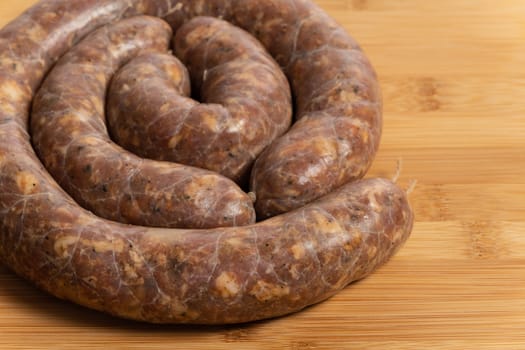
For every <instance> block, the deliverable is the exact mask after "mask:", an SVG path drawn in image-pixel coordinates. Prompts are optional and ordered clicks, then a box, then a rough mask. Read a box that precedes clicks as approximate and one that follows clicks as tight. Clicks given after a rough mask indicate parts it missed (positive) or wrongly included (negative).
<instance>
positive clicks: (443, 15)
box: [0, 0, 525, 349]
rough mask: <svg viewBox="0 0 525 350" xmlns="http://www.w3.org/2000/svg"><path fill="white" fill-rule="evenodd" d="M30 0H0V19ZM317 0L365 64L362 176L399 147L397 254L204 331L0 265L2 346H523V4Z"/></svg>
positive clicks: (383, 165)
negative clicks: (115, 311)
mask: <svg viewBox="0 0 525 350" xmlns="http://www.w3.org/2000/svg"><path fill="white" fill-rule="evenodd" d="M77 1H80V0H77ZM33 2H34V1H32V0H17V1H16V2H14V1H6V0H0V26H3V25H4V24H5V23H7V21H8V20H10V19H12V18H14V17H16V16H17V15H18V13H20V12H21V11H22V10H23V9H24V8H26V7H28V6H29V5H31V4H32V3H33ZM317 2H318V4H319V5H321V6H322V7H323V8H324V9H326V10H327V11H328V12H329V13H330V14H332V15H333V16H334V17H335V18H337V20H338V21H339V22H341V23H342V24H343V25H344V26H345V27H346V28H347V29H348V30H349V31H350V32H351V33H352V35H353V36H354V37H355V38H356V39H357V40H358V41H359V42H360V43H361V45H362V46H363V48H364V49H365V51H366V52H367V53H368V55H369V57H370V58H371V60H372V62H373V64H374V66H375V67H376V69H377V72H378V74H379V76H380V80H381V84H382V88H383V94H384V102H385V110H384V117H385V118H384V119H385V122H384V129H383V140H382V146H381V149H380V152H379V154H378V156H377V159H376V161H375V163H374V166H373V168H372V170H371V172H370V176H376V175H380V176H386V177H392V176H393V174H394V173H395V170H396V163H397V161H398V159H401V160H402V174H401V178H400V184H401V185H402V186H405V187H406V186H407V185H408V183H409V182H410V181H411V180H417V181H418V185H417V187H416V189H415V191H414V192H413V193H412V195H411V202H412V204H413V206H414V209H415V213H416V223H415V226H414V230H413V233H412V237H411V238H410V240H409V241H408V243H407V244H406V245H405V247H404V248H403V249H402V250H401V251H400V252H399V254H398V255H397V256H396V257H395V258H394V259H392V260H391V261H390V262H389V263H388V264H387V265H386V266H384V267H383V268H381V269H380V270H379V271H377V272H376V273H375V274H374V275H372V276H371V277H369V278H367V279H365V280H363V281H361V282H359V283H356V284H354V285H352V286H350V287H349V288H347V289H345V290H344V291H343V292H341V293H340V294H338V295H337V296H335V297H334V298H332V299H331V300H329V301H327V302H325V303H322V304H320V305H317V306H314V307H311V308H309V309H307V310H305V311H304V312H301V313H299V314H296V315H292V316H289V317H285V318H281V319H276V320H271V321H265V322H259V323H254V324H249V325H243V326H229V327H212V328H210V327H180V326H170V327H160V326H152V325H145V324H140V323H132V322H127V321H121V320H118V319H113V318H110V317H108V316H106V315H103V314H99V313H96V312H93V311H90V310H86V309H83V308H80V307H77V306H75V305H71V304H69V303H65V302H62V301H58V300H55V299H53V298H51V297H49V296H47V295H45V294H43V293H41V292H39V291H38V290H36V289H35V288H33V287H32V286H31V285H29V284H28V283H26V282H24V281H23V280H21V279H20V278H18V277H17V276H15V275H14V274H12V273H11V272H9V271H8V270H7V268H5V267H3V266H1V265H0V348H1V349H4V348H5V349H11V348H12V349H20V348H31V349H38V348H50V347H52V348H64V349H66V348H67V349H70V348H96V347H100V348H125V349H135V348H136V349H148V348H150V349H162V348H180V349H205V348H217V349H219V348H224V349H226V348H239V349H259V348H260V349H426V348H432V349H525V2H524V1H523V0H500V1H497V2H494V1H489V0H441V1H426V0H324V1H323V0H318V1H317Z"/></svg>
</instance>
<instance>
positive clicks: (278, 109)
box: [108, 17, 292, 183]
mask: <svg viewBox="0 0 525 350" xmlns="http://www.w3.org/2000/svg"><path fill="white" fill-rule="evenodd" d="M173 46H174V50H175V53H176V54H177V56H178V57H180V59H181V60H182V62H184V64H186V66H187V67H188V69H189V70H190V73H191V76H192V77H193V78H194V79H193V83H192V86H193V88H194V90H195V93H196V94H197V95H198V96H199V97H200V100H201V101H203V102H205V103H206V104H199V103H197V102H196V101H193V100H191V99H189V98H187V97H184V95H182V96H181V93H182V94H184V93H185V91H184V89H185V87H183V86H179V85H180V84H184V80H185V79H184V77H185V76H186V72H185V69H182V68H181V66H180V64H178V63H177V62H176V59H175V58H173V57H171V56H167V57H166V58H164V59H161V58H160V57H151V59H150V60H149V62H148V61H147V59H146V57H140V58H139V59H137V60H135V61H133V62H131V63H130V64H129V65H128V66H127V67H125V68H124V69H123V70H122V71H121V72H120V73H119V74H118V75H117V77H116V78H115V79H114V80H113V82H112V84H111V90H110V96H109V100H108V106H109V108H108V110H109V111H108V113H109V125H110V126H111V131H112V135H113V136H114V138H115V139H116V140H117V142H118V143H119V144H120V145H122V146H124V147H125V148H127V149H129V150H131V151H132V152H134V153H136V154H139V155H141V156H143V157H147V158H153V159H158V160H167V161H173V162H180V163H183V164H187V165H191V166H196V167H200V168H205V169H209V170H212V171H215V172H218V173H220V174H223V175H224V176H226V177H228V178H230V179H232V180H234V181H236V182H240V183H247V180H248V178H249V174H248V172H249V171H250V170H251V168H252V164H253V162H254V161H255V158H256V157H257V156H258V155H259V153H261V151H262V150H263V149H264V148H266V147H267V146H268V145H269V144H270V143H271V142H272V141H273V140H274V139H275V138H276V137H278V136H280V135H282V134H283V133H284V132H285V131H286V130H287V129H288V128H289V126H290V124H291V117H292V106H291V94H290V88H289V85H288V81H287V79H286V77H285V76H284V74H283V72H282V71H281V69H280V67H279V66H278V65H277V63H275V61H274V60H273V59H272V58H271V56H270V55H269V54H268V53H267V52H266V51H265V49H264V48H263V47H262V46H261V44H260V43H258V42H257V41H256V40H255V39H254V38H253V37H252V36H251V35H250V34H248V33H247V32H245V31H243V30H241V29H239V28H236V27H234V26H233V25H231V24H229V23H227V22H225V21H222V20H219V19H215V18H211V17H196V18H194V19H192V20H191V21H189V22H187V23H185V24H184V25H183V26H182V27H181V28H180V29H179V30H178V31H177V33H176V35H175V38H174V45H173ZM170 61H171V62H170ZM175 71H176V72H177V73H174V72H175ZM170 72H171V74H170ZM174 75H175V76H174ZM173 76H174V79H175V81H174V82H172V81H171V79H173V78H171V77H173ZM179 80H181V82H180V83H179ZM187 94H188V93H187V92H186V96H187ZM159 106H160V108H159Z"/></svg>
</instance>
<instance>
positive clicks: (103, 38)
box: [31, 16, 255, 228]
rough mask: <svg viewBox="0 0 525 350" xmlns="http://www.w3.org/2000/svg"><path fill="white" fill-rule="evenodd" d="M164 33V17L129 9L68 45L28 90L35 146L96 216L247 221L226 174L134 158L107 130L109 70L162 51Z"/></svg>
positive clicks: (245, 205)
mask: <svg viewBox="0 0 525 350" xmlns="http://www.w3.org/2000/svg"><path fill="white" fill-rule="evenodd" d="M170 39H171V28H169V26H168V25H167V24H166V23H165V22H164V21H162V20H160V19H157V18H154V17H140V16H137V17H133V18H130V19H127V20H123V21H120V22H117V23H116V24H115V25H112V26H108V27H104V28H102V29H100V30H98V31H96V32H94V33H93V34H92V35H90V36H88V37H87V38H86V39H85V40H83V41H82V42H81V43H80V44H79V45H77V46H76V47H75V48H73V49H72V50H71V51H69V52H68V54H66V55H65V56H64V57H63V58H62V59H60V61H59V62H58V64H57V65H56V66H55V68H54V69H53V70H52V71H51V73H50V74H49V76H48V77H47V79H46V80H45V82H44V84H43V86H42V87H41V88H40V90H39V92H38V93H37V95H36V97H35V102H34V105H33V115H32V119H31V130H32V137H33V144H34V146H35V149H36V150H37V152H38V154H39V156H40V158H41V159H42V161H43V163H44V164H45V165H46V168H47V169H48V170H49V171H50V173H51V174H52V175H53V176H54V177H55V179H57V181H58V182H59V184H60V185H61V186H62V187H63V188H64V189H65V190H66V191H67V192H68V193H69V194H70V195H71V196H72V197H73V198H75V200H76V201H77V202H78V203H79V204H81V205H83V206H84V207H85V208H87V209H89V210H91V211H93V212H94V213H96V214H97V215H99V216H101V217H104V218H107V219H111V220H116V221H119V222H123V223H130V224H136V225H147V226H158V227H193V228H209V227H219V226H234V225H245V224H249V223H253V222H254V221H255V213H254V211H253V206H252V201H251V199H250V197H249V196H248V195H247V194H246V193H244V192H243V191H242V190H241V189H240V188H238V186H237V185H235V184H234V183H233V182H231V181H230V180H228V179H226V178H223V177H221V176H219V175H217V174H215V173H211V172H208V171H205V170H201V169H196V168H190V167H186V166H182V165H179V164H169V163H160V162H155V161H149V160H144V159H141V158H138V157H137V156H135V155H133V154H130V153H127V152H123V150H122V149H121V148H120V147H119V146H117V145H116V144H114V143H113V142H111V140H110V138H109V136H108V134H107V131H106V127H105V124H104V107H103V106H104V101H105V92H106V87H107V85H108V83H109V80H110V79H111V76H112V75H113V73H114V72H115V71H116V70H117V69H118V67H119V66H121V65H122V64H123V62H126V61H127V60H129V58H130V57H133V56H135V55H137V54H138V53H139V52H144V51H149V50H154V51H162V52H164V51H166V50H167V48H168V44H169V41H170ZM79 82H81V84H79Z"/></svg>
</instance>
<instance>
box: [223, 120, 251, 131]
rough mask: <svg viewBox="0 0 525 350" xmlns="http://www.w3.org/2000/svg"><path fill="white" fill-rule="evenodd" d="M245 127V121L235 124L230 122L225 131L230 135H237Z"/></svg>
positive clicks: (238, 121)
mask: <svg viewBox="0 0 525 350" xmlns="http://www.w3.org/2000/svg"><path fill="white" fill-rule="evenodd" d="M245 127H246V119H241V120H236V121H235V122H233V121H232V122H231V123H229V125H228V129H227V131H228V132H229V133H232V134H237V133H239V132H242V131H243V130H244V129H245Z"/></svg>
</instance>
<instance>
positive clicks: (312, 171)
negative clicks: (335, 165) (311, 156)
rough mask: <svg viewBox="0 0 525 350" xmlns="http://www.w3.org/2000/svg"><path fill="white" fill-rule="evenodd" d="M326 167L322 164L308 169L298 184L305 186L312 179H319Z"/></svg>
mask: <svg viewBox="0 0 525 350" xmlns="http://www.w3.org/2000/svg"><path fill="white" fill-rule="evenodd" d="M323 169H324V166H323V165H322V164H319V163H318V164H313V165H311V166H309V167H308V169H306V171H305V172H304V175H301V176H299V179H298V181H297V182H298V184H299V185H305V184H307V183H309V182H310V179H312V178H315V177H317V176H318V175H319V174H321V172H322V171H323Z"/></svg>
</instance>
